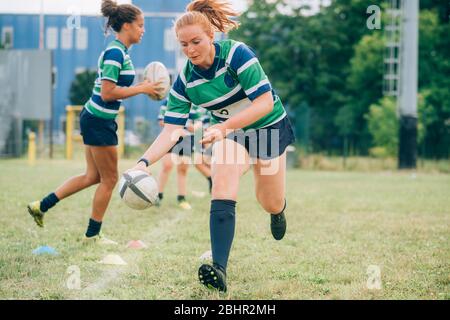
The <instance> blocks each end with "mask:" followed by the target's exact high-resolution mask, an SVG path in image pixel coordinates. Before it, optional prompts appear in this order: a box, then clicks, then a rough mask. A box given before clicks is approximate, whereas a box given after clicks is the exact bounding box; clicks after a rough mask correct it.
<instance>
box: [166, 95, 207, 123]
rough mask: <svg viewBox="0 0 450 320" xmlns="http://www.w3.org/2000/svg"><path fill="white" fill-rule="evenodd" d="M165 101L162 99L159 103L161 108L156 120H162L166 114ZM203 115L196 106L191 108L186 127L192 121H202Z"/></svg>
mask: <svg viewBox="0 0 450 320" xmlns="http://www.w3.org/2000/svg"><path fill="white" fill-rule="evenodd" d="M167 102H168V101H167V99H164V100H163V101H162V103H161V106H160V107H159V114H158V120H164V119H165V115H166V113H167ZM202 117H203V113H202V111H201V110H200V108H199V107H197V106H195V105H194V106H192V108H191V109H190V110H189V115H188V118H187V121H186V124H185V125H186V126H187V125H188V124H193V122H194V121H203V119H202Z"/></svg>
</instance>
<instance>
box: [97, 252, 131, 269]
mask: <svg viewBox="0 0 450 320" xmlns="http://www.w3.org/2000/svg"><path fill="white" fill-rule="evenodd" d="M98 263H101V264H111V265H116V266H126V265H127V263H126V262H125V261H124V260H123V259H122V258H121V257H120V256H119V255H117V254H108V255H107V256H106V257H104V258H103V259H102V260H100V261H99V262H98Z"/></svg>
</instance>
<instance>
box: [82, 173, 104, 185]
mask: <svg viewBox="0 0 450 320" xmlns="http://www.w3.org/2000/svg"><path fill="white" fill-rule="evenodd" d="M84 180H85V183H86V185H88V186H92V185H94V184H98V183H100V175H99V174H98V173H86V174H85V176H84Z"/></svg>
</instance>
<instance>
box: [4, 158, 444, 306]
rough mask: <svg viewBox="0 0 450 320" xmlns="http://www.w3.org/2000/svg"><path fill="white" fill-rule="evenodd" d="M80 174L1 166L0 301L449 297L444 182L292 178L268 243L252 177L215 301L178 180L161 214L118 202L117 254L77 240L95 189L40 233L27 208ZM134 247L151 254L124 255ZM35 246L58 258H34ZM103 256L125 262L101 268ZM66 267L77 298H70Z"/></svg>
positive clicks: (431, 178) (56, 212)
mask: <svg viewBox="0 0 450 320" xmlns="http://www.w3.org/2000/svg"><path fill="white" fill-rule="evenodd" d="M133 163H134V162H133V161H128V160H124V161H122V162H121V170H124V169H126V168H127V167H130V166H131V165H132V164H133ZM158 169H159V168H158ZM83 170H84V163H83V162H82V161H65V160H54V161H52V162H50V161H38V163H37V165H36V166H35V167H29V166H27V163H26V161H23V160H4V161H0V176H1V178H0V205H1V209H2V213H1V215H0V233H1V237H0V299H450V264H449V261H450V242H449V235H450V201H449V199H450V175H445V174H436V173H435V174H429V173H416V174H413V173H412V172H401V173H399V172H371V173H358V172H326V171H320V172H317V171H300V170H292V171H289V173H288V177H287V186H288V188H287V190H288V191H287V198H288V210H287V219H288V233H287V235H286V237H285V239H283V240H282V241H275V240H273V239H272V236H271V234H270V230H269V217H268V215H267V214H266V213H264V211H263V210H262V209H261V207H260V206H259V205H258V203H257V202H256V200H255V196H254V188H253V181H252V174H247V176H245V177H244V178H243V180H242V184H241V188H240V190H241V192H240V196H239V199H238V206H237V227H236V236H235V241H234V244H233V249H232V252H231V257H230V262H229V268H228V287H229V292H228V293H226V294H218V293H214V292H211V291H209V290H206V289H204V288H203V287H201V286H200V285H199V283H198V280H197V269H198V266H199V265H200V261H199V256H200V255H201V254H202V253H203V252H204V251H206V250H209V246H210V242H209V199H208V197H205V198H195V197H194V196H193V195H189V199H190V201H191V203H192V205H193V208H194V209H193V210H192V211H190V212H186V211H182V210H180V209H178V208H177V207H176V201H175V198H176V192H175V189H174V185H175V184H174V182H175V179H174V178H175V176H171V179H170V183H169V186H168V188H167V190H166V193H165V201H164V204H163V206H162V207H161V208H160V209H157V208H151V209H149V210H147V211H142V212H140V211H133V210H131V209H128V208H127V207H126V206H125V205H124V204H123V203H122V202H121V201H120V199H119V198H118V196H117V194H116V192H115V193H114V196H113V199H112V201H111V204H110V207H109V210H108V212H107V215H106V220H105V222H104V227H103V230H104V232H105V233H106V235H107V236H109V237H110V238H113V239H114V240H116V241H119V242H120V246H119V247H116V248H111V247H110V248H105V247H84V246H83V245H82V244H81V242H80V239H81V237H82V235H83V233H84V231H85V228H86V224H87V221H88V219H89V214H90V206H91V198H92V196H93V193H94V190H95V189H94V188H91V189H88V190H85V191H83V192H81V193H79V194H76V195H74V196H72V197H70V198H68V199H66V200H64V201H62V202H60V203H59V204H58V205H57V206H56V207H55V208H54V209H52V210H51V211H50V212H49V213H48V215H47V216H46V221H45V222H46V227H45V228H44V229H40V228H38V227H37V226H36V225H35V224H34V222H33V221H32V219H31V218H30V217H29V215H28V213H27V211H26V205H27V203H28V202H30V201H32V200H35V199H39V198H41V197H42V196H44V195H47V194H48V193H49V192H50V191H52V190H54V189H55V187H56V186H57V185H59V184H60V183H61V182H62V181H63V180H64V179H65V178H67V177H69V176H70V175H74V174H78V173H81V172H82V171H83ZM154 171H155V170H154ZM189 187H190V188H191V190H196V191H207V182H206V181H205V180H204V179H203V178H201V177H200V175H199V174H198V173H197V172H196V171H195V170H194V169H191V170H190V174H189ZM132 239H142V240H143V241H144V242H146V243H147V245H148V249H145V250H134V251H133V250H129V249H126V248H125V244H126V243H127V242H128V241H129V240H132ZM40 245H49V246H52V247H54V248H56V249H57V250H58V251H59V252H60V255H59V256H55V257H45V256H33V255H32V254H31V251H32V250H33V249H34V248H36V247H38V246H40ZM109 253H116V254H119V255H120V256H121V257H122V258H123V259H124V260H125V261H127V262H128V265H127V266H118V267H116V266H105V265H101V264H98V263H97V261H98V260H100V259H101V258H103V257H104V256H105V255H106V254H109ZM71 265H76V266H78V267H79V268H80V270H81V287H82V290H69V289H67V286H66V280H67V278H68V277H69V275H68V274H67V273H66V270H67V268H68V267H69V266H71ZM370 265H377V266H379V267H380V269H381V280H382V289H381V290H369V289H368V288H367V285H366V282H367V277H368V276H367V268H368V266H370Z"/></svg>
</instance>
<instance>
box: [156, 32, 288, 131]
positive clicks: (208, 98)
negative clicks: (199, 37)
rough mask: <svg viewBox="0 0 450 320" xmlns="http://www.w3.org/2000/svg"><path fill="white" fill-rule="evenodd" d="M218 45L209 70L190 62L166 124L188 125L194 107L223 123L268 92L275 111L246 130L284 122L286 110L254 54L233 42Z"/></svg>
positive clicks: (174, 92)
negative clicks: (200, 108) (203, 110)
mask: <svg viewBox="0 0 450 320" xmlns="http://www.w3.org/2000/svg"><path fill="white" fill-rule="evenodd" d="M214 46H215V48H216V57H215V59H214V63H213V65H212V66H211V67H210V68H209V69H208V70H202V69H200V68H198V67H197V66H195V65H193V64H192V63H191V62H190V61H189V60H188V61H187V63H186V65H185V67H184V68H183V70H182V71H181V72H180V74H179V76H178V78H177V80H176V81H175V83H174V85H173V86H172V89H171V90H170V94H169V102H168V108H167V112H166V114H165V117H164V122H165V123H170V124H175V125H184V124H185V123H186V121H187V119H188V116H189V111H190V109H191V105H196V106H199V107H202V108H205V109H207V110H208V111H210V112H211V116H212V123H217V122H223V121H226V120H227V119H228V118H230V117H232V116H234V115H236V114H237V113H239V112H241V111H242V110H245V109H247V108H250V107H251V104H252V101H254V100H255V99H256V98H258V97H259V96H261V95H262V94H264V93H266V92H272V95H273V100H274V108H273V110H272V111H271V112H270V113H269V114H267V115H265V116H264V117H263V118H261V119H259V120H258V121H256V122H254V123H252V124H251V125H249V126H248V127H246V128H244V130H247V129H258V128H264V127H267V126H270V125H272V124H274V123H276V122H278V121H280V120H281V119H283V118H284V117H285V116H286V112H285V110H284V107H283V105H282V103H281V101H280V98H279V97H278V96H277V95H276V94H275V92H274V91H273V90H272V86H271V84H270V82H269V80H268V78H267V76H266V74H265V73H264V70H263V69H262V67H261V65H260V63H259V60H258V58H257V57H256V56H255V54H254V53H253V51H252V50H251V49H250V48H249V47H247V46H246V45H245V44H244V43H242V42H237V41H234V40H231V39H227V40H222V41H218V42H215V43H214Z"/></svg>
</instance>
